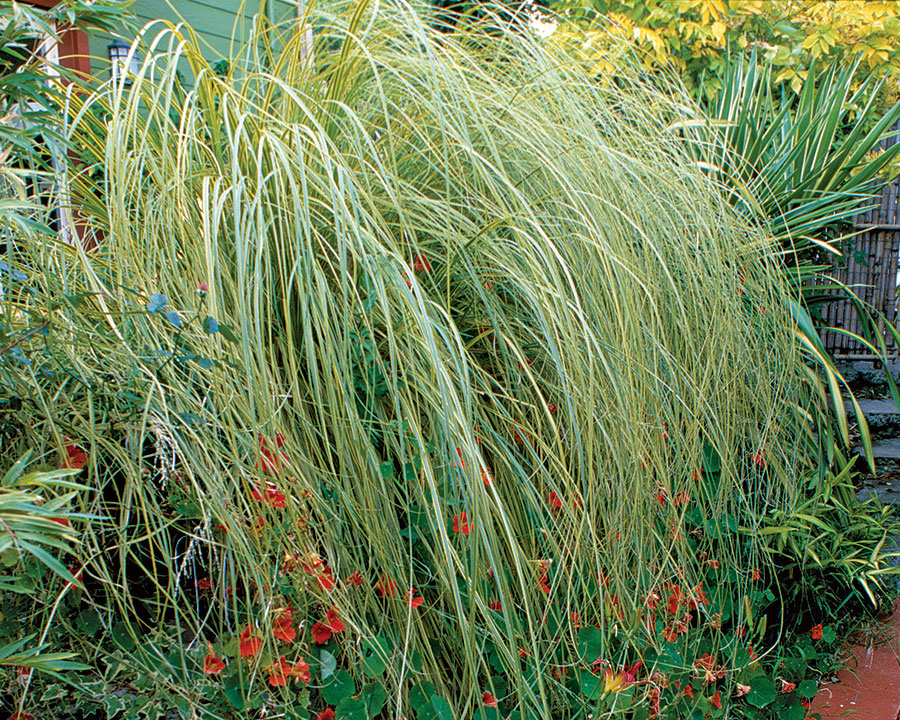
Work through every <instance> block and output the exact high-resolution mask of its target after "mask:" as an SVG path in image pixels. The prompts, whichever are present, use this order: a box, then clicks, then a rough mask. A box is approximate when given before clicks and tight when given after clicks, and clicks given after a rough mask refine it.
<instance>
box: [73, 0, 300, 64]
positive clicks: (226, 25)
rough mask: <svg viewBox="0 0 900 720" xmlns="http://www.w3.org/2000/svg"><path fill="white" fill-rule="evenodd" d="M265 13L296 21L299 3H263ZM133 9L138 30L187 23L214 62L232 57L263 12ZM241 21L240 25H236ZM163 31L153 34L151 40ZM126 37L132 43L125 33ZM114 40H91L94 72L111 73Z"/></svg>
mask: <svg viewBox="0 0 900 720" xmlns="http://www.w3.org/2000/svg"><path fill="white" fill-rule="evenodd" d="M263 5H264V11H265V12H267V13H268V15H269V17H270V18H271V19H272V20H273V21H275V22H280V21H282V20H287V19H289V18H293V17H296V15H297V7H298V3H297V2H296V1H295V0H267V1H265V2H264V3H263ZM132 9H133V11H134V14H135V21H136V23H137V25H138V26H139V27H142V26H144V25H146V24H147V23H149V22H152V21H153V20H167V21H169V22H171V23H179V22H182V21H183V22H186V23H188V24H189V25H190V26H191V27H192V28H193V29H194V31H195V32H196V33H197V34H198V36H199V38H200V42H201V44H202V45H203V46H204V47H205V51H206V56H207V58H208V59H209V60H210V61H212V62H215V61H216V60H219V59H221V58H224V57H228V56H229V55H230V54H231V53H230V52H229V48H230V47H231V44H232V41H236V42H238V43H240V42H241V40H242V38H243V37H246V30H247V28H248V27H249V25H250V22H251V21H252V18H253V16H254V15H256V14H257V13H258V12H260V2H259V0H249V2H246V3H243V7H242V3H241V2H240V0H218V1H217V2H204V1H203V0H171V2H166V0H136V2H135V3H134V5H133V6H132ZM238 19H240V22H237V21H238ZM162 29H163V28H162V27H159V28H157V29H156V30H151V37H152V36H153V35H155V34H156V33H157V32H159V31H161V30H162ZM123 37H125V39H126V40H127V39H129V38H128V37H127V36H126V35H125V33H124V32H123ZM112 40H113V36H112V35H109V34H106V33H94V34H92V35H91V37H90V52H91V72H92V73H93V74H95V75H100V76H101V77H103V76H104V74H105V73H108V72H109V61H108V59H107V57H108V52H107V45H109V43H111V42H112Z"/></svg>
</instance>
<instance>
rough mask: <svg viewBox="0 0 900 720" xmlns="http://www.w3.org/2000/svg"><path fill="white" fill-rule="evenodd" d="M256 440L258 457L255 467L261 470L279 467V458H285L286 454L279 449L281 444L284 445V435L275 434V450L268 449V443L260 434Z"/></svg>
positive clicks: (269, 470) (266, 470)
mask: <svg viewBox="0 0 900 720" xmlns="http://www.w3.org/2000/svg"><path fill="white" fill-rule="evenodd" d="M257 440H258V441H259V455H260V458H259V460H257V461H256V467H258V468H259V469H260V470H262V471H263V472H274V471H275V470H278V469H279V468H280V467H281V458H285V459H287V454H286V453H285V452H284V450H282V449H281V446H282V445H284V435H281V434H278V435H276V436H275V446H276V447H277V450H275V451H272V450H271V449H269V443H268V442H267V441H266V439H265V438H264V437H263V436H262V435H258V436H257Z"/></svg>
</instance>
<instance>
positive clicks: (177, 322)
mask: <svg viewBox="0 0 900 720" xmlns="http://www.w3.org/2000/svg"><path fill="white" fill-rule="evenodd" d="M166 320H168V321H169V322H170V323H172V324H173V325H174V326H175V327H177V328H180V327H181V326H182V324H183V323H182V322H181V315H179V314H178V313H177V312H175V311H174V310H169V311H167V312H166Z"/></svg>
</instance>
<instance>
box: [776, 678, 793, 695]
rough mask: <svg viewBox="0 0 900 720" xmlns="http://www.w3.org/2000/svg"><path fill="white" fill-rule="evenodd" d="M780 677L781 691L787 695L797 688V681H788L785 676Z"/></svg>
mask: <svg viewBox="0 0 900 720" xmlns="http://www.w3.org/2000/svg"><path fill="white" fill-rule="evenodd" d="M778 679H779V680H781V692H783V693H784V694H785V695H787V694H788V693H792V692H794V690H796V689H797V683H792V682H788V681H787V680H785V679H784V678H778Z"/></svg>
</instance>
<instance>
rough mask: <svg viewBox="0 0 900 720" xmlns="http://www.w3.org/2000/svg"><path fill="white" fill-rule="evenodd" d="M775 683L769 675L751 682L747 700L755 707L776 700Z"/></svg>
mask: <svg viewBox="0 0 900 720" xmlns="http://www.w3.org/2000/svg"><path fill="white" fill-rule="evenodd" d="M775 695H776V692H775V685H774V684H773V683H772V681H771V680H769V678H767V677H760V678H756V679H755V680H753V682H752V683H751V684H750V692H748V693H747V702H748V703H750V704H751V705H753V707H758V708H763V707H765V706H766V705H769V704H770V703H771V702H773V701H774V700H775Z"/></svg>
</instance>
